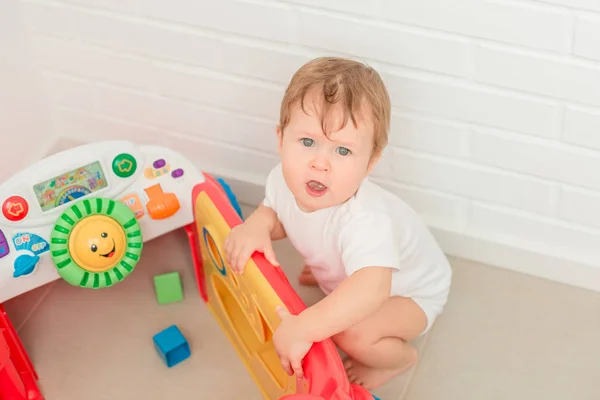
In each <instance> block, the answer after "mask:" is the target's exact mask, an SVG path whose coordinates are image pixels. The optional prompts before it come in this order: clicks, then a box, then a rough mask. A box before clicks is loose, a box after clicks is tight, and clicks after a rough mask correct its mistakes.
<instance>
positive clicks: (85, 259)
mask: <svg viewBox="0 0 600 400" xmlns="http://www.w3.org/2000/svg"><path fill="white" fill-rule="evenodd" d="M126 246H127V243H126V240H125V232H124V231H123V228H122V227H121V226H119V224H117V222H116V221H115V220H113V219H112V218H109V217H107V216H104V215H94V216H90V217H88V218H86V219H85V220H83V221H81V222H80V223H79V224H77V226H75V228H73V231H72V232H71V238H70V240H69V250H70V252H71V256H72V257H73V261H75V262H76V263H77V264H79V265H80V266H81V267H82V268H84V269H87V270H88V271H94V272H102V271H107V270H109V269H111V268H112V267H114V266H115V265H116V264H117V263H118V262H119V261H120V260H121V258H122V257H123V254H124V253H125V248H126Z"/></svg>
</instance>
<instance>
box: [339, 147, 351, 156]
mask: <svg viewBox="0 0 600 400" xmlns="http://www.w3.org/2000/svg"><path fill="white" fill-rule="evenodd" d="M336 151H337V152H338V154H340V155H342V156H347V155H348V154H350V150H348V149H347V148H345V147H338V148H337V149H336Z"/></svg>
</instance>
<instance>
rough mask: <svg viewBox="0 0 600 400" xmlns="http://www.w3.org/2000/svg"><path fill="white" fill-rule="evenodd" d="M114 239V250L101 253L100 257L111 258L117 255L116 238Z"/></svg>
mask: <svg viewBox="0 0 600 400" xmlns="http://www.w3.org/2000/svg"><path fill="white" fill-rule="evenodd" d="M112 241H113V248H112V250H111V251H109V252H108V253H106V254H100V257H106V258H111V257H112V256H114V255H115V239H113V240H112Z"/></svg>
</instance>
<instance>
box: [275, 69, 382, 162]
mask: <svg viewBox="0 0 600 400" xmlns="http://www.w3.org/2000/svg"><path fill="white" fill-rule="evenodd" d="M313 91H315V94H317V96H318V97H319V98H320V99H321V101H322V103H321V105H320V106H321V107H320V111H321V126H322V128H323V132H324V133H325V135H327V134H328V132H327V130H326V128H325V119H326V118H327V115H328V111H329V110H330V108H331V107H333V106H335V105H337V104H339V105H340V106H341V107H342V111H343V120H342V125H341V127H340V129H341V128H343V127H344V126H345V125H346V124H347V122H348V119H349V118H350V119H351V120H352V123H353V124H354V126H355V127H356V126H357V117H363V118H364V117H365V115H364V114H363V113H364V112H365V111H366V110H365V108H363V107H364V106H368V111H367V112H370V117H371V120H372V122H373V155H376V154H379V153H380V152H381V151H382V150H383V149H384V148H385V147H386V146H387V143H388V132H389V129H390V114H391V104H390V98H389V94H388V91H387V89H386V87H385V85H384V83H383V80H382V79H381V77H380V76H379V74H378V73H377V71H375V69H373V68H371V67H369V66H367V65H365V64H363V63H360V62H358V61H353V60H349V59H345V58H339V57H320V58H316V59H314V60H311V61H309V62H308V63H306V64H304V65H303V66H302V67H300V69H299V70H298V71H296V73H295V74H294V75H293V77H292V79H291V81H290V83H289V85H288V87H287V89H286V91H285V95H284V96H283V100H282V102H281V110H280V117H279V129H280V130H281V131H282V132H283V130H284V128H285V127H286V126H287V124H288V123H289V122H290V117H291V114H292V109H293V107H295V106H297V105H300V107H301V108H302V110H303V111H304V112H306V110H305V108H304V100H305V97H306V96H307V94H308V93H312V92H313Z"/></svg>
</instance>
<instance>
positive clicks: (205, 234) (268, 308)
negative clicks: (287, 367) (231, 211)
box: [194, 192, 296, 400]
mask: <svg viewBox="0 0 600 400" xmlns="http://www.w3.org/2000/svg"><path fill="white" fill-rule="evenodd" d="M194 214H195V216H196V228H197V235H198V237H197V240H198V242H199V246H200V250H201V251H200V252H201V257H202V264H203V268H202V274H203V279H204V282H205V290H206V295H207V297H208V302H207V304H208V307H209V309H210V311H211V313H212V314H213V316H214V317H215V318H216V320H217V321H218V323H219V324H220V325H221V328H222V329H223V330H224V332H225V334H226V336H227V337H228V339H229V340H230V341H231V342H232V344H233V346H234V348H235V349H236V351H237V353H238V355H239V357H240V358H241V360H242V361H243V362H244V364H245V365H246V367H247V369H248V370H249V372H250V374H251V375H252V377H253V378H254V380H255V382H256V383H257V385H258V387H259V389H260V391H261V392H262V394H263V396H264V397H265V399H268V400H277V399H280V398H282V397H285V396H287V395H291V394H295V393H296V378H295V376H291V377H290V376H288V375H287V374H286V373H285V371H284V370H283V368H282V367H281V363H280V361H279V358H278V357H277V354H276V353H275V348H274V346H273V342H272V333H273V331H274V330H275V329H276V328H277V326H278V324H279V318H278V316H277V314H276V312H275V310H276V307H277V306H284V304H283V302H282V301H281V299H280V298H279V297H278V295H277V294H276V292H275V290H274V289H273V288H272V287H271V285H269V282H268V281H267V280H266V278H265V277H264V276H263V274H262V273H261V272H260V270H259V268H258V267H257V265H256V264H255V263H254V261H252V260H250V261H249V262H248V264H247V266H246V270H245V272H244V273H243V274H235V273H233V272H232V271H231V270H230V269H229V266H228V265H227V263H226V261H225V255H224V251H223V247H222V246H223V243H224V239H225V237H226V236H227V235H228V233H229V231H230V230H231V229H230V227H229V225H228V224H227V222H226V221H225V219H224V217H223V215H222V214H221V213H220V212H219V210H218V208H217V207H216V206H215V204H214V203H213V201H212V200H211V198H210V197H209V196H208V195H207V194H206V193H205V192H201V193H200V194H199V195H198V197H197V198H196V199H195V203H194ZM284 307H285V306H284Z"/></svg>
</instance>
